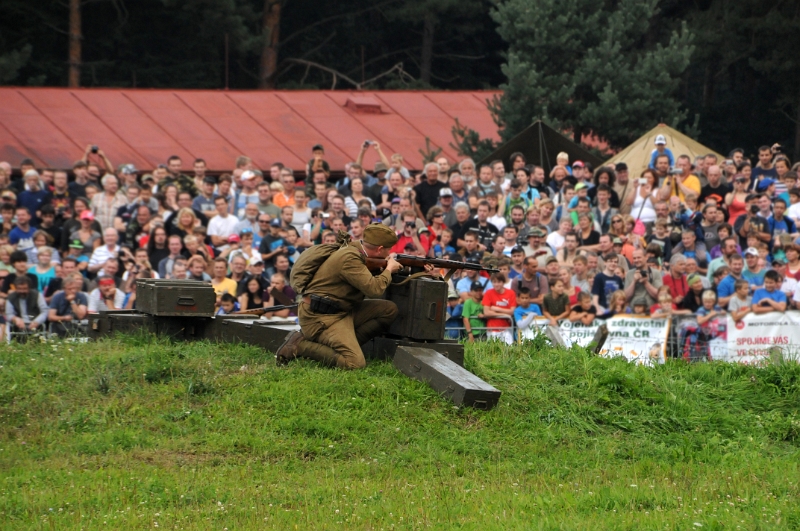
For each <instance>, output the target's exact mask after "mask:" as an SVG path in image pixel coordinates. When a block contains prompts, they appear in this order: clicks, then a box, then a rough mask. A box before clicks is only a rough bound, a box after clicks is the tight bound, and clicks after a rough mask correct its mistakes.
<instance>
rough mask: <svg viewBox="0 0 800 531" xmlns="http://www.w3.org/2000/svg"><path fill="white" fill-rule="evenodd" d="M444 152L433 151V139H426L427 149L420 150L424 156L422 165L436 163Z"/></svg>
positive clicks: (440, 149)
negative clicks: (437, 158)
mask: <svg viewBox="0 0 800 531" xmlns="http://www.w3.org/2000/svg"><path fill="white" fill-rule="evenodd" d="M441 152H442V148H440V147H439V148H436V149H433V148H432V147H431V139H430V138H429V137H427V136H426V137H425V149H420V150H419V154H420V155H422V164H427V163H429V162H436V157H438V156H439V155H440V154H441Z"/></svg>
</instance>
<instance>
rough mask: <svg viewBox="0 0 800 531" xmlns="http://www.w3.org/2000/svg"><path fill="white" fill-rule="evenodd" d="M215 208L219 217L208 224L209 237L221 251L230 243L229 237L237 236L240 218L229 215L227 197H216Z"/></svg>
mask: <svg viewBox="0 0 800 531" xmlns="http://www.w3.org/2000/svg"><path fill="white" fill-rule="evenodd" d="M214 206H215V207H216V208H217V215H216V216H214V217H213V218H211V220H210V221H209V222H208V235H209V236H210V237H211V243H212V244H213V245H214V247H216V248H218V249H219V248H220V247H222V246H224V245H226V244H227V243H228V236H230V235H231V234H235V228H236V224H237V223H239V218H237V217H236V216H234V215H232V214H229V213H228V200H227V199H226V198H225V197H222V196H219V197H216V198H215V199H214Z"/></svg>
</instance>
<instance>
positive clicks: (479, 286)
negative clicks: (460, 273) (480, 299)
mask: <svg viewBox="0 0 800 531" xmlns="http://www.w3.org/2000/svg"><path fill="white" fill-rule="evenodd" d="M469 290H470V291H483V284H481V283H480V282H478V281H477V280H476V281H474V282H473V283H472V284H470V285H469Z"/></svg>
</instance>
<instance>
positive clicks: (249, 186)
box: [234, 170, 294, 218]
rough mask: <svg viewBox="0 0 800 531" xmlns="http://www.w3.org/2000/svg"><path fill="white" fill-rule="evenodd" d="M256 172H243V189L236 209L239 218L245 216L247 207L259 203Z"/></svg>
mask: <svg viewBox="0 0 800 531" xmlns="http://www.w3.org/2000/svg"><path fill="white" fill-rule="evenodd" d="M256 171H257V170H245V171H243V172H242V177H241V179H242V189H241V190H239V191H238V192H237V194H236V208H235V210H234V211H235V213H236V217H238V218H241V217H242V216H243V215H244V210H245V207H246V206H247V205H248V204H249V203H258V190H257V187H258V182H259V180H258V178H257V177H258V174H256ZM258 173H261V172H258ZM262 179H263V177H262ZM288 193H294V189H292V190H289V191H288Z"/></svg>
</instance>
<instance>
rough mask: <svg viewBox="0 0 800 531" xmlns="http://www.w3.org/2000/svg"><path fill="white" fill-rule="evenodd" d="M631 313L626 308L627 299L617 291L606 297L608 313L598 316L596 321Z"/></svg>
mask: <svg viewBox="0 0 800 531" xmlns="http://www.w3.org/2000/svg"><path fill="white" fill-rule="evenodd" d="M629 313H631V309H630V308H629V307H628V298H627V297H626V296H625V292H624V291H622V290H621V289H620V290H617V291H615V292H613V293H612V294H611V295H610V296H609V297H608V311H607V312H605V313H604V314H602V315H600V316H598V319H611V318H612V317H614V316H615V315H626V314H629Z"/></svg>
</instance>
